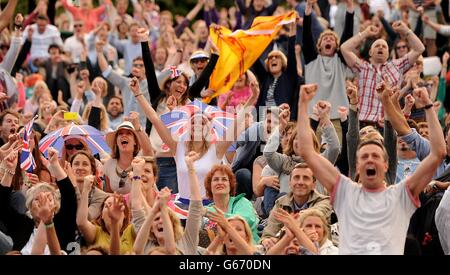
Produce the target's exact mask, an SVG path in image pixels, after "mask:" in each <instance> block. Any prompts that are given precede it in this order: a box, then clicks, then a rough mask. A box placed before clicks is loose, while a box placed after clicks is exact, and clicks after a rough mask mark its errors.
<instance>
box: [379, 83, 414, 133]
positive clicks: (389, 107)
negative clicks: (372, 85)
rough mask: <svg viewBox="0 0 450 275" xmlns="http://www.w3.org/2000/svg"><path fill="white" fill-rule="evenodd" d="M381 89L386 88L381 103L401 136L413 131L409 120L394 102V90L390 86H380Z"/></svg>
mask: <svg viewBox="0 0 450 275" xmlns="http://www.w3.org/2000/svg"><path fill="white" fill-rule="evenodd" d="M379 89H384V92H383V94H382V96H381V103H382V104H383V107H384V111H385V113H386V115H387V116H388V117H389V121H390V123H391V125H392V127H393V128H394V130H395V131H397V134H398V135H399V136H406V135H408V134H410V133H411V128H410V127H409V125H408V121H407V120H406V118H405V116H404V115H403V113H401V112H399V111H398V110H397V107H396V106H395V105H394V103H393V102H392V98H391V95H392V91H390V90H389V87H385V86H384V85H383V86H380V87H379Z"/></svg>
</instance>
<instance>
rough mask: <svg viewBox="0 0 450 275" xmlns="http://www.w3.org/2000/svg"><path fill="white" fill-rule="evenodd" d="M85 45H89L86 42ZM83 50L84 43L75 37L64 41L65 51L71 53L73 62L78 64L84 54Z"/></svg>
mask: <svg viewBox="0 0 450 275" xmlns="http://www.w3.org/2000/svg"><path fill="white" fill-rule="evenodd" d="M84 40H85V39H84ZM84 44H85V45H86V44H87V42H86V40H85V43H84ZM83 49H84V45H83V43H81V42H80V41H79V40H78V39H77V37H76V36H75V35H73V36H71V37H69V38H67V39H66V41H64V51H66V52H69V53H70V57H71V58H72V62H74V63H78V62H79V61H80V58H81V55H82V54H83Z"/></svg>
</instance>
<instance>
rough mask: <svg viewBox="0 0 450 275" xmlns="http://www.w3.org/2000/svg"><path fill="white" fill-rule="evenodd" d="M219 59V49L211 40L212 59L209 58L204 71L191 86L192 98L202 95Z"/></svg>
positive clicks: (190, 94)
mask: <svg viewBox="0 0 450 275" xmlns="http://www.w3.org/2000/svg"><path fill="white" fill-rule="evenodd" d="M218 60H219V49H218V48H217V47H216V46H215V45H214V44H213V43H212V42H211V59H210V60H209V62H208V65H206V67H205V69H204V70H203V72H202V73H201V74H200V77H199V78H198V79H197V81H195V82H194V84H192V86H191V87H190V88H189V97H190V98H198V97H201V95H200V93H201V91H202V90H203V88H205V87H206V83H207V82H208V81H209V78H210V76H211V74H212V73H213V71H214V68H215V67H216V64H217V61H218ZM206 88H207V87H206Z"/></svg>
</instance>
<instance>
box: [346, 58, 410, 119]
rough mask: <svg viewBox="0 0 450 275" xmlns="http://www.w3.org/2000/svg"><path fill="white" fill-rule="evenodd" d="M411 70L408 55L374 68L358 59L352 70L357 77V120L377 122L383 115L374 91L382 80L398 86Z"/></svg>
mask: <svg viewBox="0 0 450 275" xmlns="http://www.w3.org/2000/svg"><path fill="white" fill-rule="evenodd" d="M409 68H411V64H410V63H409V59H408V55H406V56H404V57H402V58H399V59H395V60H392V61H388V62H386V63H384V64H382V65H380V66H375V65H373V64H371V63H369V62H367V61H365V60H362V59H359V60H358V62H356V63H355V66H354V67H353V68H352V71H353V72H354V73H355V74H356V75H357V77H358V97H359V110H360V111H359V120H362V121H378V118H379V117H381V116H382V114H383V106H382V105H381V101H380V100H379V99H378V95H377V92H376V90H375V88H376V86H377V84H378V83H380V82H381V81H382V80H383V79H384V78H387V80H388V82H389V83H390V84H391V85H392V86H399V87H400V85H401V84H402V81H403V74H404V73H405V72H407V71H408V70H409Z"/></svg>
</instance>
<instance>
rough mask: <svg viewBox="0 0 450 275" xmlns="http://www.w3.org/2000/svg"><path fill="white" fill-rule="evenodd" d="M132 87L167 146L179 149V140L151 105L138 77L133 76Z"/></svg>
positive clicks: (174, 150)
mask: <svg viewBox="0 0 450 275" xmlns="http://www.w3.org/2000/svg"><path fill="white" fill-rule="evenodd" d="M130 89H131V91H132V92H133V94H134V97H135V98H136V100H137V102H138V103H139V106H141V108H142V110H143V111H144V113H145V115H146V116H147V118H148V119H149V120H150V121H151V123H152V124H153V126H154V127H155V129H156V131H157V132H158V134H159V136H160V137H161V139H162V141H163V142H164V143H165V144H167V146H169V148H170V150H171V151H172V153H175V152H176V149H177V142H176V141H175V140H174V139H173V138H172V135H171V133H170V131H169V129H167V127H166V126H165V125H164V123H163V122H162V121H161V119H160V118H159V116H158V114H157V113H156V111H155V109H153V107H152V105H150V103H149V102H148V101H147V100H146V99H145V97H144V96H143V95H142V92H141V89H140V87H139V81H138V80H137V78H133V79H132V80H131V83H130Z"/></svg>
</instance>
